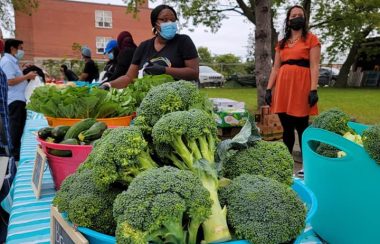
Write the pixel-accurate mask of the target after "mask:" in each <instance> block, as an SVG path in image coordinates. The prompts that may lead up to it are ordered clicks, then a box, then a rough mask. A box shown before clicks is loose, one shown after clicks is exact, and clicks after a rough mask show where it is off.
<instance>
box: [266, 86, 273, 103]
mask: <svg viewBox="0 0 380 244" xmlns="http://www.w3.org/2000/svg"><path fill="white" fill-rule="evenodd" d="M265 103H266V104H268V105H269V106H270V105H271V104H272V89H267V90H266V91H265Z"/></svg>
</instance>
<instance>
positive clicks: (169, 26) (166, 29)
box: [160, 21, 177, 40]
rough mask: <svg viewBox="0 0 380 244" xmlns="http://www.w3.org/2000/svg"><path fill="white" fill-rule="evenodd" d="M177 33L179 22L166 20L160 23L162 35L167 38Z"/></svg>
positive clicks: (169, 38)
mask: <svg viewBox="0 0 380 244" xmlns="http://www.w3.org/2000/svg"><path fill="white" fill-rule="evenodd" d="M176 33H177V22H171V21H169V22H165V23H161V25H160V36H161V37H162V38H164V39H165V40H171V39H173V37H174V36H175V34H176Z"/></svg>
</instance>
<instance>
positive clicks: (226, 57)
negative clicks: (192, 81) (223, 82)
mask: <svg viewBox="0 0 380 244" xmlns="http://www.w3.org/2000/svg"><path fill="white" fill-rule="evenodd" d="M214 60H215V63H216V64H218V67H220V68H217V69H218V70H219V71H220V72H222V73H223V74H224V75H225V76H229V75H232V74H234V73H245V67H244V64H243V63H242V62H241V61H240V58H239V57H238V56H235V55H234V54H231V53H228V54H222V55H216V56H215V58H214Z"/></svg>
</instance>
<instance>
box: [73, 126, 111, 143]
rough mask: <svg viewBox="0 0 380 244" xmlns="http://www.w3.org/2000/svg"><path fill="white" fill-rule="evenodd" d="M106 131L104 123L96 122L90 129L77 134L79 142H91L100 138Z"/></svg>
mask: <svg viewBox="0 0 380 244" xmlns="http://www.w3.org/2000/svg"><path fill="white" fill-rule="evenodd" d="M106 129H107V124H106V123H104V122H96V123H95V124H93V125H92V126H91V127H90V129H88V130H85V131H82V132H81V133H79V135H78V138H79V140H80V141H93V140H96V139H99V138H100V137H102V134H103V132H104V131H105V130H106Z"/></svg>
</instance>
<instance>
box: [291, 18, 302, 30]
mask: <svg viewBox="0 0 380 244" xmlns="http://www.w3.org/2000/svg"><path fill="white" fill-rule="evenodd" d="M304 26H305V18H304V17H297V18H294V19H291V20H289V27H290V28H291V29H293V30H300V29H302V28H303V27H304Z"/></svg>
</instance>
